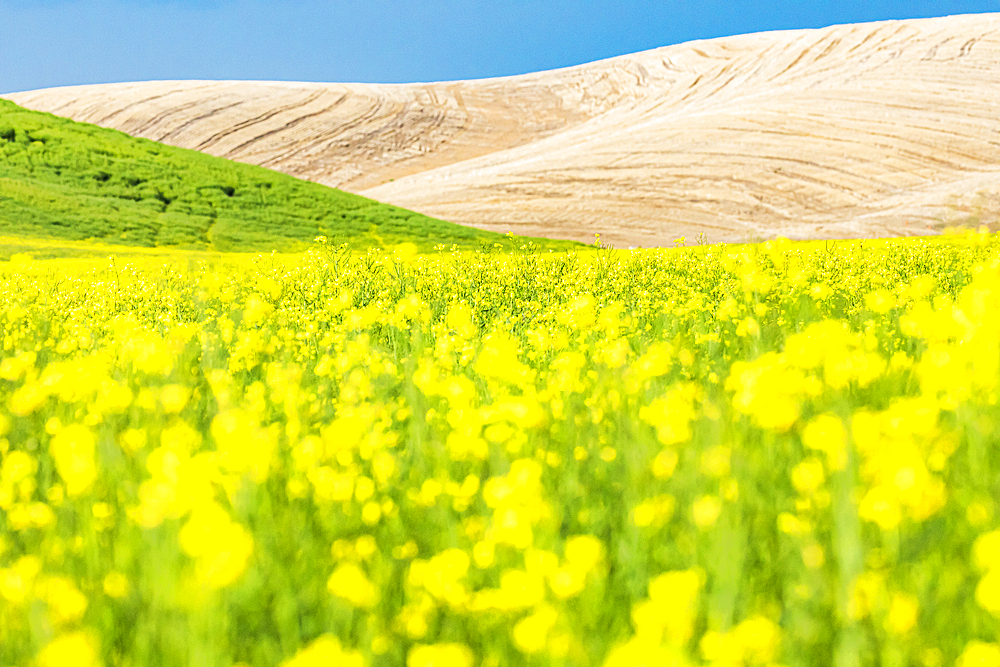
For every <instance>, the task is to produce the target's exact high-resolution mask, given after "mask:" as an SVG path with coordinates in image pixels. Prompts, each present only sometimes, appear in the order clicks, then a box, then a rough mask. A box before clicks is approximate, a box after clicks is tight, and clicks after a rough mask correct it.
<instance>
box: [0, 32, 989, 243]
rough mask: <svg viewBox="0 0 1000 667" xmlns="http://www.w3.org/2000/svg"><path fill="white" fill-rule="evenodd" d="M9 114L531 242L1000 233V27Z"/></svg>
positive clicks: (809, 36) (136, 91)
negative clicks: (41, 115) (55, 120)
mask: <svg viewBox="0 0 1000 667" xmlns="http://www.w3.org/2000/svg"><path fill="white" fill-rule="evenodd" d="M6 97H8V98H9V99H11V100H13V101H14V102H16V103H17V104H20V105H22V106H25V107H28V108H30V109H36V110H41V111H49V112H52V113H55V114H58V115H62V116H68V117H70V118H73V119H74V120H80V121H86V122H90V123H95V124H97V125H102V126H105V127H113V128H116V129H120V130H124V131H125V132H128V133H130V134H134V135H137V136H141V137H145V138H149V139H154V140H157V141H162V142H165V143H168V144H173V145H176V146H181V147H185V148H194V149H198V150H202V151H205V152H208V153H211V154H213V155H218V156H224V157H228V158H231V159H234V160H239V161H243V162H249V163H253V164H258V165H262V166H265V167H269V168H272V169H276V170H278V171H282V172H285V173H288V174H291V175H294V176H298V177H301V178H306V179H309V180H313V181H317V182H320V183H324V184H327V185H333V186H336V187H339V188H343V189H345V190H348V191H351V192H356V193H359V194H363V195H365V196H368V197H372V198H375V199H378V200H380V201H385V202H389V203H392V204H396V205H399V206H402V207H405V208H409V209H413V210H416V211H419V212H421V213H425V214H428V215H431V216H435V217H439V218H443V219H445V220H451V221H454V222H459V223H464V224H469V225H473V226H476V227H481V228H484V229H489V230H494V231H508V230H509V231H514V232H515V233H518V234H524V235H531V236H548V237H552V238H569V239H576V240H584V241H588V240H592V239H593V235H594V234H595V233H601V234H602V236H603V238H605V239H606V240H608V241H611V242H612V243H614V244H616V245H619V246H635V245H641V246H652V245H664V244H670V243H671V242H672V240H673V239H674V238H676V237H678V236H686V237H688V239H689V240H690V239H692V238H693V237H695V236H696V235H697V234H699V233H704V234H705V235H706V236H707V238H708V240H709V241H739V240H748V239H752V238H768V237H774V236H779V235H781V236H788V237H791V238H840V237H870V236H889V235H908V234H928V233H934V232H935V231H938V230H940V229H941V228H943V227H944V226H946V225H948V224H953V223H957V222H969V221H970V219H971V220H972V221H978V222H982V223H991V224H992V223H996V222H997V221H998V220H1000V14H979V15H962V16H954V17H946V18H935V19H922V20H907V21H888V22H880V23H868V24H856V25H843V26H833V27H830V28H824V29H819V30H794V31H783V32H771V33H760V34H752V35H741V36H736V37H726V38H719V39H712V40H704V41H698V42H689V43H686V44H680V45H675V46H668V47H664V48H660V49H655V50H652V51H646V52H642V53H637V54H634V55H628V56H621V57H618V58H612V59H609V60H603V61H599V62H595V63H590V64H586V65H580V66H577V67H571V68H566V69H561V70H553V71H549V72H540V73H536V74H527V75H522V76H513V77H504V78H496V79H482V80H475V81H455V82H442V83H414V84H379V85H375V84H371V85H369V84H321V83H274V82H244V81H165V82H145V83H127V84H108V85H96V86H75V87H67V88H54V89H48V90H40V91H32V92H25V93H17V94H12V95H8V96H6Z"/></svg>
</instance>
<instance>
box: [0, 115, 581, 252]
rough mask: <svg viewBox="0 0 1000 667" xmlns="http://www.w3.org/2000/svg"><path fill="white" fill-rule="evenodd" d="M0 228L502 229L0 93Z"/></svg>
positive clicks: (446, 234)
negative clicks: (48, 110) (71, 116)
mask: <svg viewBox="0 0 1000 667" xmlns="http://www.w3.org/2000/svg"><path fill="white" fill-rule="evenodd" d="M0 235H8V236H11V235H12V236H20V237H31V238H54V239H67V240H85V239H93V240H99V241H102V242H106V243H114V244H119V245H133V246H146V247H156V246H177V247H183V248H206V249H214V250H221V251H270V250H279V251H293V250H298V249H301V248H303V247H304V246H305V245H306V244H308V243H309V242H311V241H312V240H313V239H314V238H315V237H316V236H318V235H324V236H326V237H328V238H329V239H330V240H331V241H332V242H335V243H344V242H346V243H350V244H351V246H352V247H355V248H367V247H388V246H392V245H395V244H398V243H403V242H413V243H415V244H416V245H417V246H418V247H419V248H420V249H422V250H429V249H430V248H432V247H433V246H435V245H437V244H445V245H446V246H449V247H450V246H451V245H452V244H457V245H459V246H460V247H464V248H468V247H476V246H479V245H481V244H484V243H488V244H492V243H497V242H500V243H503V242H504V241H505V240H506V239H505V238H504V237H503V236H501V235H499V234H494V233H491V232H484V231H481V230H478V229H473V228H470V227H464V226H461V225H456V224H453V223H449V222H444V221H442V220H436V219H434V218H430V217H427V216H425V215H421V214H419V213H414V212H412V211H407V210H405V209H401V208H398V207H396V206H390V205H388V204H381V203H378V202H376V201H372V200H371V199H366V198H364V197H360V196H358V195H353V194H349V193H346V192H342V191H340V190H336V189H334V188H329V187H326V186H323V185H318V184H316V183H310V182H307V181H302V180H299V179H296V178H292V177H291V176H287V175H285V174H280V173H277V172H274V171H270V170H268V169H264V168H261V167H255V166H252V165H246V164H241V163H238V162H232V161H230V160H225V159H222V158H217V157H212V156H210V155H205V154H203V153H199V152H197V151H191V150H185V149H181V148H174V147H172V146H167V145H164V144H160V143H156V142H154V141H148V140H145V139H136V138H134V137H131V136H129V135H127V134H124V133H122V132H118V131H115V130H108V129H104V128H101V127H97V126H95V125H88V124H85V123H77V122H74V121H71V120H67V119H64V118H59V117H57V116H53V115H51V114H45V113H39V112H35V111H29V110H27V109H23V108H21V107H19V106H17V105H15V104H13V103H12V102H8V101H6V100H0ZM539 243H540V245H542V247H549V248H568V247H571V246H578V244H574V243H570V242H562V241H540V242H539Z"/></svg>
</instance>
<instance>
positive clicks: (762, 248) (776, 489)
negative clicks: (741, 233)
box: [0, 233, 1000, 667]
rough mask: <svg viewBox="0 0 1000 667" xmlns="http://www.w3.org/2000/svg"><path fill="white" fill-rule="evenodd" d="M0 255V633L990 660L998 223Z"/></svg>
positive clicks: (433, 650) (858, 661)
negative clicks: (948, 228) (764, 238)
mask: <svg viewBox="0 0 1000 667" xmlns="http://www.w3.org/2000/svg"><path fill="white" fill-rule="evenodd" d="M320 241H321V242H320V243H319V244H317V246H316V248H315V249H314V250H312V251H310V252H308V253H306V254H305V255H300V256H295V257H282V256H271V257H267V256H263V257H256V258H248V257H234V258H224V257H220V258H217V259H202V260H195V259H191V258H185V256H184V255H182V254H178V255H177V257H176V259H175V260H173V261H168V262H165V263H164V262H160V263H159V264H156V263H153V262H144V261H143V260H141V259H140V260H137V261H136V262H135V263H131V264H128V265H124V264H122V263H121V262H118V261H112V262H110V263H109V262H107V261H103V262H101V263H100V264H99V265H98V264H97V263H93V262H91V263H87V262H83V263H78V264H75V265H73V267H72V268H67V267H68V266H69V265H68V264H67V263H65V262H64V263H60V264H56V263H53V262H45V261H32V260H31V259H30V257H26V256H20V255H19V256H15V257H14V258H13V259H12V261H11V262H7V263H2V264H0V267H2V268H0V293H2V294H4V295H5V296H4V299H3V302H2V306H0V307H2V310H0V326H2V328H3V330H2V332H0V336H2V352H0V457H2V458H0V665H18V666H21V665H23V666H29V665H36V666H38V667H56V666H63V665H75V666H79V667H94V666H96V665H106V666H108V667H110V666H113V665H123V666H125V665H128V666H135V667H140V666H141V667H156V666H159V665H164V666H166V665H170V666H172V665H197V666H203V665H204V666H212V667H215V666H220V667H230V666H232V665H241V666H244V665H253V666H255V667H265V666H267V667H270V666H272V665H284V666H285V667H311V666H314V665H315V666H317V667H318V666H320V665H323V666H330V665H344V666H350V667H361V666H367V665H372V666H375V665H387V666H397V665H398V666H400V667H402V666H404V665H405V666H406V667H501V666H507V665H524V666H545V665H553V666H554V665H566V666H578V665H579V666H587V665H593V666H601V667H641V666H644V665H648V666H650V667H652V666H657V667H660V666H666V665H671V666H673V665H676V666H683V665H712V666H717V667H737V666H743V665H746V666H757V665H760V666H764V665H787V666H788V667H795V666H799V665H801V666H803V667H805V666H816V667H820V666H824V667H825V666H828V665H836V666H837V667H855V666H860V665H873V666H874V665H881V666H884V667H903V666H908V665H922V666H924V667H940V666H943V665H949V666H950V665H958V666H959V667H1000V643H998V641H1000V530H998V526H1000V514H998V512H997V509H998V508H997V506H996V501H995V498H996V497H997V493H998V492H1000V448H998V447H997V446H996V444H997V443H998V441H1000V431H998V428H1000V409H998V406H997V400H998V389H1000V386H998V385H1000V252H998V251H1000V239H998V238H997V237H995V236H992V235H989V234H986V233H974V234H966V235H962V236H951V237H944V238H941V239H930V240H928V239H922V240H897V241H882V242H874V241H868V242H859V241H855V242H840V243H836V244H822V243H820V244H815V243H813V244H796V243H790V242H787V241H773V242H768V243H765V244H760V245H754V246H732V247H724V246H700V247H693V248H676V249H666V250H657V251H649V250H647V251H628V252H623V251H612V250H610V249H608V248H599V249H596V250H593V251H587V252H583V253H577V254H556V253H551V254H549V253H545V254H543V253H538V252H533V251H532V249H531V248H530V247H529V248H523V249H522V250H521V251H520V252H514V253H496V254H491V253H487V252H478V253H474V254H469V253H459V252H452V253H449V252H445V251H443V250H442V251H440V252H438V253H436V254H430V255H415V254H413V252H412V251H413V248H408V247H405V246H404V247H401V248H399V249H398V250H397V251H395V252H394V253H374V252H373V253H368V254H359V253H351V252H350V251H348V250H346V249H345V248H342V247H336V246H332V245H329V244H325V243H323V242H322V239H321V240H320Z"/></svg>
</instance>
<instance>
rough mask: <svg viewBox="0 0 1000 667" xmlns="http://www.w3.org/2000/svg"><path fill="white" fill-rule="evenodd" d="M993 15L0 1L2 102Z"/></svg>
mask: <svg viewBox="0 0 1000 667" xmlns="http://www.w3.org/2000/svg"><path fill="white" fill-rule="evenodd" d="M991 11H1000V0H992V1H985V0H980V1H975V0H951V1H947V0H911V1H909V2H906V1H892V2H890V1H878V0H841V1H839V2H791V1H789V0H770V1H766V0H761V1H757V0H729V1H726V0H661V1H658V2H657V1H653V0H530V1H529V0H504V1H498V2H494V1H488V0H433V1H424V0H327V1H326V2H320V1H319V0H270V1H263V0H131V1H127V2H126V1H125V0H0V26H2V27H0V92H14V91H19V90H31V89H35V88H45V87H49V86H60V85H72V84H83V83H106V82H114V81H141V80H150V79H257V80H284V81H367V82H408V81H440V80H449V79H468V78H480V77H488V76H502V75H507V74H520V73H523V72H531V71H538V70H543V69H552V68H555V67H564V66H568V65H576V64H579V63H583V62H589V61H592V60H598V59H600V58H607V57H610V56H615V55H621V54H624V53H632V52H635V51H641V50H644V49H650V48H655V47H657V46H664V45H667V44H676V43H679V42H684V41H688V40H691V39H701V38H710V37H719V36H722V35H732V34H738V33H745V32H756V31H761V30H779V29H786V28H814V27H822V26H827V25H833V24H836V23H852V22H859V21H876V20H882V19H892V18H915V17H927V16H945V15H948V14H965V13H974V12H991Z"/></svg>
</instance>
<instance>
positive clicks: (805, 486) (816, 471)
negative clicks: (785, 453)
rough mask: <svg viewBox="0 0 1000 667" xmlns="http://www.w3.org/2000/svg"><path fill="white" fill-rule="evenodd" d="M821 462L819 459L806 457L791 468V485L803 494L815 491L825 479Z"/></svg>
mask: <svg viewBox="0 0 1000 667" xmlns="http://www.w3.org/2000/svg"><path fill="white" fill-rule="evenodd" d="M825 477H826V476H825V475H824V473H823V463H822V462H821V461H820V460H819V459H815V458H808V459H806V460H805V461H803V462H802V463H800V464H798V465H797V466H795V467H794V468H792V485H793V486H794V487H795V490H796V491H798V492H799V493H801V494H803V495H809V494H811V493H815V492H816V490H817V489H819V488H820V487H821V486H822V485H823V482H824V481H825Z"/></svg>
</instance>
